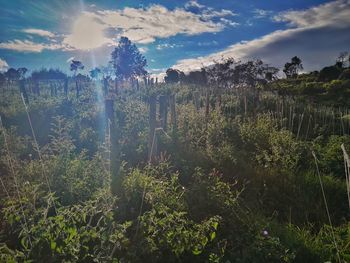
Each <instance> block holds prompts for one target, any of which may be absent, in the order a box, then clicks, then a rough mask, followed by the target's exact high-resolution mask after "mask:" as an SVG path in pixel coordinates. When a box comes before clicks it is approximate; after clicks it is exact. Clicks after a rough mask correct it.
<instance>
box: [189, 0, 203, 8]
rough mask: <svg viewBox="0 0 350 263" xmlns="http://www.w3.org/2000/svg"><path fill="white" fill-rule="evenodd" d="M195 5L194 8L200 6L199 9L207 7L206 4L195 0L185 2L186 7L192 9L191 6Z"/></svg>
mask: <svg viewBox="0 0 350 263" xmlns="http://www.w3.org/2000/svg"><path fill="white" fill-rule="evenodd" d="M193 7H194V8H198V9H202V8H205V5H201V4H199V3H198V2H197V1H195V0H191V1H189V2H187V3H186V4H185V8H186V9H190V8H193Z"/></svg>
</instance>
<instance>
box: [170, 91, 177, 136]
mask: <svg viewBox="0 0 350 263" xmlns="http://www.w3.org/2000/svg"><path fill="white" fill-rule="evenodd" d="M170 118H171V125H172V129H173V132H176V129H177V122H176V94H172V95H170Z"/></svg>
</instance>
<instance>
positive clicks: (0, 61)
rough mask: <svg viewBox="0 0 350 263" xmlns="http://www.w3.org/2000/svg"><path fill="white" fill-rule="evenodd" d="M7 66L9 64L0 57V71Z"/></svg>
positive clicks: (4, 69)
mask: <svg viewBox="0 0 350 263" xmlns="http://www.w3.org/2000/svg"><path fill="white" fill-rule="evenodd" d="M8 68H9V65H8V64H7V62H6V61H5V60H4V59H2V58H0V72H2V71H6V70H7V69H8Z"/></svg>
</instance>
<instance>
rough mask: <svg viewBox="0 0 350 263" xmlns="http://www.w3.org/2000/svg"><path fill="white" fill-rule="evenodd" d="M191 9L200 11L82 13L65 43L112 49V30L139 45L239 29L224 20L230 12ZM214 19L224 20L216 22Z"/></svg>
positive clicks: (157, 8) (150, 8)
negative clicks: (109, 32) (160, 39)
mask: <svg viewBox="0 0 350 263" xmlns="http://www.w3.org/2000/svg"><path fill="white" fill-rule="evenodd" d="M189 5H191V6H196V7H197V8H200V9H201V11H200V12H198V13H194V12H190V11H189V10H186V9H184V8H175V9H173V10H169V9H167V8H166V7H164V6H162V5H150V6H148V7H147V8H130V7H126V8H124V9H117V10H99V11H89V12H83V13H82V14H81V16H80V17H79V18H78V19H77V20H76V22H75V24H74V27H73V31H72V33H71V34H69V35H68V36H66V38H65V39H64V41H63V42H64V43H65V44H68V45H70V46H72V47H73V48H76V49H89V48H97V47H100V46H103V45H106V44H107V45H108V44H109V45H112V44H113V40H112V39H111V38H108V37H107V36H106V31H108V30H113V33H114V35H115V34H117V35H124V36H127V37H128V38H129V39H130V40H132V41H134V42H136V43H139V44H148V43H152V42H154V41H155V40H156V39H157V38H168V37H171V36H175V35H177V34H184V35H198V34H201V33H208V32H209V33H210V32H211V33H214V32H219V31H221V30H223V29H224V28H225V27H226V26H228V25H229V26H233V25H234V26H236V25H237V24H236V23H234V22H233V21H230V20H228V19H226V18H225V17H228V16H233V15H234V13H233V12H232V11H230V10H224V9H223V10H214V9H212V8H205V7H204V5H200V4H198V3H197V2H195V1H191V2H189V3H188V4H187V6H189ZM213 18H222V19H223V20H221V21H219V22H214V21H213V20H212V19H213ZM92 38H93V39H92Z"/></svg>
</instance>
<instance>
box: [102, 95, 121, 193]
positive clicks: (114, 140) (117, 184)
mask: <svg viewBox="0 0 350 263" xmlns="http://www.w3.org/2000/svg"><path fill="white" fill-rule="evenodd" d="M105 111H106V119H107V121H106V123H107V124H109V129H110V147H111V149H110V151H111V155H110V156H111V158H110V167H111V179H112V185H111V189H112V192H113V193H114V194H117V193H119V190H120V188H121V184H122V178H121V176H120V173H119V170H120V147H119V136H118V134H119V131H118V127H117V124H116V120H115V114H114V101H113V100H112V99H106V100H105ZM107 127H108V126H107Z"/></svg>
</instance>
